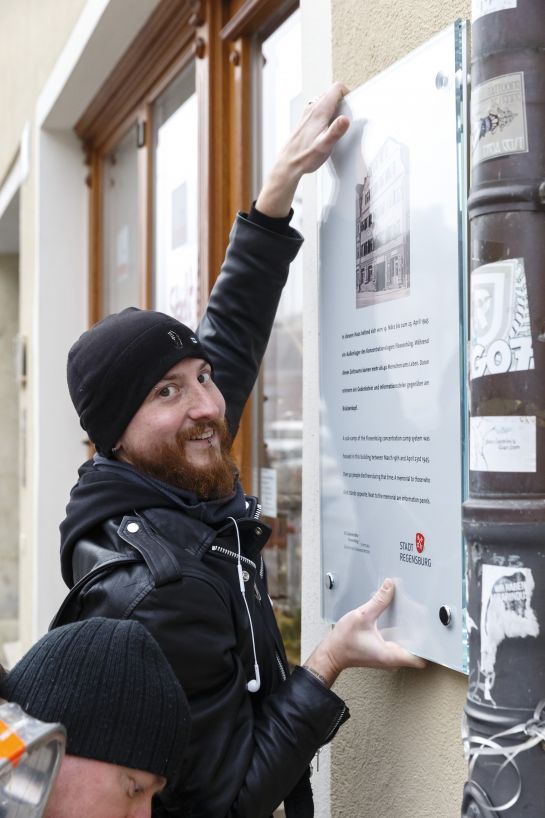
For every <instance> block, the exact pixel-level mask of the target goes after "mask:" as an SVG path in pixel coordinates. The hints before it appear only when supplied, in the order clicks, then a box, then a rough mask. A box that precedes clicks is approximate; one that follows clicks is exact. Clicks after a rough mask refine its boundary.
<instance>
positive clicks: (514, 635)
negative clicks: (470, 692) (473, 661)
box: [479, 565, 539, 703]
mask: <svg viewBox="0 0 545 818" xmlns="http://www.w3.org/2000/svg"><path fill="white" fill-rule="evenodd" d="M534 588H535V581H534V577H533V574H532V571H531V569H530V568H522V567H518V566H516V567H512V568H510V567H508V566H505V565H483V573H482V605H481V663H480V674H479V677H480V678H479V688H480V689H481V692H482V696H483V699H484V700H485V701H490V702H492V703H494V700H493V698H492V688H493V687H494V680H495V675H496V658H497V652H498V648H499V646H500V645H501V643H502V642H503V641H504V640H505V639H520V638H525V637H536V636H538V634H539V623H538V621H537V617H536V614H535V611H534V610H533V608H532V594H533V592H534Z"/></svg>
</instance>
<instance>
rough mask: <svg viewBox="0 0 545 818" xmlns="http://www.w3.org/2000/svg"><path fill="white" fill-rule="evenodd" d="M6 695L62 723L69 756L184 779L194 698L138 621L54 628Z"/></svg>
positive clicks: (6, 685) (15, 673) (5, 687)
mask: <svg viewBox="0 0 545 818" xmlns="http://www.w3.org/2000/svg"><path fill="white" fill-rule="evenodd" d="M0 696H1V697H2V698H4V699H6V701H9V702H15V703H16V704H19V705H20V706H21V707H22V708H23V710H25V711H26V712H27V713H28V714H29V715H30V716H33V717H34V718H37V719H40V720H41V721H45V722H60V723H61V724H63V725H64V726H65V727H66V731H67V734H68V741H67V747H66V752H67V753H69V754H70V755H74V756H81V757H83V758H91V759H96V760H98V761H105V762H107V763H108V764H119V765H120V766H122V767H130V768H131V769H135V770H143V771H144V772H149V773H153V774H155V775H161V776H165V778H166V779H167V780H168V782H169V783H174V782H175V781H176V779H177V777H178V774H179V771H180V769H181V765H182V756H183V753H184V750H185V747H186V744H187V741H188V737H189V729H190V716H189V707H188V704H187V699H186V697H185V694H184V692H183V690H182V688H181V685H180V683H179V682H178V680H177V678H176V676H175V675H174V671H173V670H172V668H171V667H170V665H169V663H168V661H167V659H166V658H165V656H164V655H163V653H162V651H161V649H160V648H159V646H158V644H157V642H156V641H155V640H154V639H153V637H152V636H151V635H150V634H149V633H148V631H147V630H146V629H145V628H144V627H143V625H140V623H139V622H134V621H129V620H114V619H104V618H95V619H87V620H85V621H83V622H74V623H72V624H70V625H64V626H63V627H60V628H57V629H56V630H53V631H50V632H49V633H48V634H46V635H45V636H44V637H43V638H42V639H40V641H39V642H37V643H36V644H35V645H34V646H33V647H32V648H31V649H30V650H29V651H28V653H26V654H25V656H23V658H22V659H21V660H20V662H18V663H17V665H16V666H15V667H14V668H13V670H12V671H10V673H8V674H7V676H6V677H5V678H4V679H2V681H0Z"/></svg>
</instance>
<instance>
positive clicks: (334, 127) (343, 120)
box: [320, 116, 350, 155]
mask: <svg viewBox="0 0 545 818" xmlns="http://www.w3.org/2000/svg"><path fill="white" fill-rule="evenodd" d="M349 125H350V120H349V119H348V117H347V116H338V117H336V118H335V119H334V120H333V122H332V123H331V125H330V126H329V127H328V129H327V131H326V132H325V133H324V135H323V136H322V137H321V139H320V142H321V145H320V148H321V150H322V151H323V152H324V153H325V154H327V155H329V154H330V153H331V151H332V150H333V146H334V145H335V142H336V141H337V140H338V139H340V138H341V136H343V134H345V133H346V132H347V130H348V127H349Z"/></svg>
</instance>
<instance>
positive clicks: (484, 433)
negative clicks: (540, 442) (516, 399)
mask: <svg viewBox="0 0 545 818" xmlns="http://www.w3.org/2000/svg"><path fill="white" fill-rule="evenodd" d="M469 468H470V469H472V471H501V472H535V470H536V419H535V417H528V416H525V417H520V416H513V417H492V416H489V417H473V418H471V419H470V435H469Z"/></svg>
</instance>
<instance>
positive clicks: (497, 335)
mask: <svg viewBox="0 0 545 818" xmlns="http://www.w3.org/2000/svg"><path fill="white" fill-rule="evenodd" d="M470 357H471V360H470V378H472V379H473V378H480V377H481V376H483V375H500V374H502V373H505V372H523V371H525V370H528V369H534V349H533V346H532V332H531V328H530V310H529V308H528V291H527V288H526V274H525V271H524V259H523V258H513V259H506V260H505V261H496V262H494V263H493V264H484V265H483V266H482V267H478V268H477V269H476V270H473V272H472V273H471V356H470Z"/></svg>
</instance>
